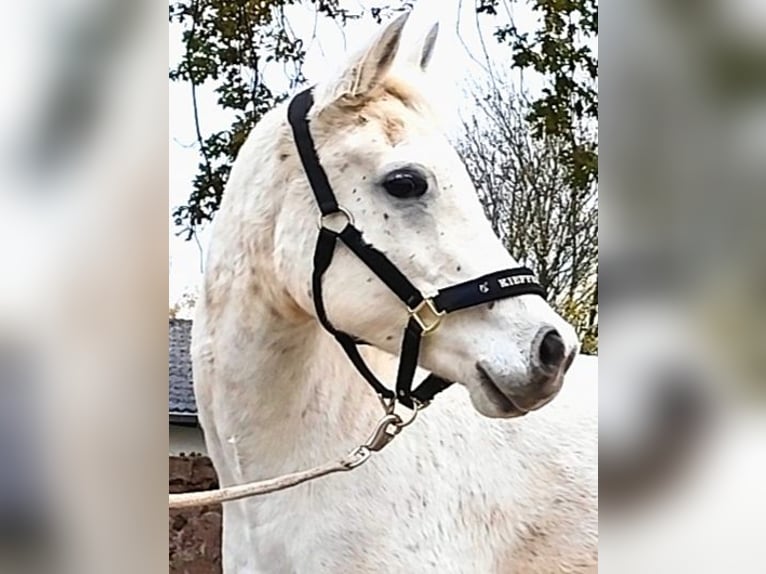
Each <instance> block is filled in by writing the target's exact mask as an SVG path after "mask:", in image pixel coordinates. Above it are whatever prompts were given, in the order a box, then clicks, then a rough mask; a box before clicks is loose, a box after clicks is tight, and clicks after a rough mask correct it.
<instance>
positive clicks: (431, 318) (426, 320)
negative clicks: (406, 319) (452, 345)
mask: <svg viewBox="0 0 766 574" xmlns="http://www.w3.org/2000/svg"><path fill="white" fill-rule="evenodd" d="M424 310H427V311H428V315H427V316H423V315H421V313H422V312H423V311H424ZM409 311H410V317H412V318H413V319H415V322H416V323H417V324H418V325H419V326H420V328H421V329H422V330H423V335H428V334H430V333H433V332H434V331H436V329H437V328H438V327H439V325H440V324H441V322H442V317H444V315H445V312H444V311H439V310H438V309H437V308H436V307H435V306H434V302H433V299H431V298H424V299H423V300H422V301H421V302H420V303H418V305H417V306H416V307H415V308H414V309H410V310H409Z"/></svg>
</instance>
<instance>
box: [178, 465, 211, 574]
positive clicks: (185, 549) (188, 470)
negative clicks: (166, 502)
mask: <svg viewBox="0 0 766 574" xmlns="http://www.w3.org/2000/svg"><path fill="white" fill-rule="evenodd" d="M168 467H169V470H170V472H169V475H170V476H169V480H170V490H169V491H170V492H187V491H191V490H207V489H209V488H217V487H218V478H217V477H216V474H215V470H214V469H213V464H212V463H211V462H210V459H209V458H208V457H206V456H201V455H181V456H171V457H170V458H169V461H168ZM168 522H169V524H168V530H169V537H170V540H169V552H170V568H169V573H170V574H220V573H221V505H220V504H216V505H210V506H202V507H199V508H182V509H178V510H171V511H170V516H169V520H168Z"/></svg>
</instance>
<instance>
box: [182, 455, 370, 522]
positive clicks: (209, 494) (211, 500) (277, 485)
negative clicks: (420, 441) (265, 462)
mask: <svg viewBox="0 0 766 574" xmlns="http://www.w3.org/2000/svg"><path fill="white" fill-rule="evenodd" d="M369 457H370V450H369V449H368V448H367V447H364V446H361V447H359V448H357V449H356V450H354V451H352V452H350V453H349V454H348V455H347V456H345V457H344V458H342V459H341V460H339V461H337V462H330V463H327V464H323V465H322V466H317V467H314V468H312V469H309V470H303V471H300V472H293V473H291V474H285V475H283V476H278V477H277V478H271V479H269V480H261V481H258V482H249V483H247V484H240V485H237V486H228V487H225V488H219V489H218V490H205V491H202V492H184V493H183V494H171V495H170V496H169V502H168V506H169V507H170V508H188V507H190V506H201V505H203V504H220V503H221V502H227V501H229V500H239V499H240V498H247V497H249V496H257V495H259V494H267V493H269V492H276V491H278V490H284V489H285V488H290V487H291V486H297V485H299V484H301V483H303V482H306V481H308V480H314V479H315V478H319V477H320V476H327V475H328V474H334V473H336V472H344V471H348V470H352V469H354V468H356V467H357V466H359V465H360V464H362V463H364V462H365V461H366V460H367V459H368V458H369Z"/></svg>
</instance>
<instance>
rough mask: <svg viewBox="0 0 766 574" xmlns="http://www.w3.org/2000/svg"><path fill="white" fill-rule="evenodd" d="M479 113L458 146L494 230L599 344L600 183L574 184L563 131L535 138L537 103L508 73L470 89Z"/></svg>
mask: <svg viewBox="0 0 766 574" xmlns="http://www.w3.org/2000/svg"><path fill="white" fill-rule="evenodd" d="M470 91H471V94H472V97H473V99H474V102H475V112H474V113H473V114H471V116H470V117H469V118H468V119H465V120H464V126H463V127H464V129H463V130H462V131H463V135H462V136H461V138H460V139H459V140H458V142H457V148H458V151H459V153H460V154H461V156H462V158H463V161H464V162H465V165H466V168H467V169H468V173H469V174H470V176H471V179H472V180H473V182H474V185H475V186H476V189H477V191H478V194H479V199H480V200H481V203H482V205H483V206H484V210H485V212H486V214H487V217H488V218H489V220H490V222H491V223H492V227H493V229H494V231H495V233H496V234H497V235H498V236H499V237H500V238H501V239H502V240H503V242H504V243H505V245H506V247H507V249H508V250H509V251H510V252H511V253H512V254H513V255H514V257H515V258H516V259H517V260H519V261H521V262H524V263H526V264H528V265H529V266H530V267H532V268H533V269H535V271H536V273H537V275H538V279H539V281H540V283H541V284H542V285H543V286H544V287H545V288H546V290H547V291H548V294H549V299H550V300H551V301H552V302H553V304H554V305H555V306H556V307H557V308H558V310H559V311H560V312H561V313H562V314H563V315H564V316H565V317H566V318H567V319H569V320H570V321H571V322H572V323H573V324H574V325H575V326H576V327H577V328H578V330H579V332H580V335H581V336H582V337H583V338H585V339H586V342H587V343H588V349H589V350H594V349H595V345H597V337H594V335H596V334H597V325H596V318H597V314H596V312H595V307H594V301H597V299H596V298H597V292H596V280H595V279H596V275H597V266H598V197H597V187H596V183H595V182H591V184H590V185H589V186H588V187H587V188H582V187H580V186H579V185H574V184H573V182H572V181H571V179H570V177H569V166H568V164H567V162H566V155H565V153H564V151H563V150H565V149H567V146H568V145H569V142H568V141H567V139H566V138H565V137H563V136H560V135H554V134H547V135H544V136H543V137H538V136H536V135H535V134H534V133H533V132H532V131H531V130H530V129H529V124H528V122H527V118H528V117H529V113H530V110H531V109H532V108H533V107H534V103H533V102H530V101H529V99H528V98H527V97H526V96H525V95H524V94H523V93H519V92H515V91H514V90H513V88H512V87H511V85H510V83H509V82H508V80H507V78H504V77H502V76H499V77H493V78H492V79H489V78H487V79H486V81H485V82H484V83H480V84H476V85H474V86H472V87H471V90H470Z"/></svg>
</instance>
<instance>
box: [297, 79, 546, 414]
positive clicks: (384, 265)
mask: <svg viewBox="0 0 766 574" xmlns="http://www.w3.org/2000/svg"><path fill="white" fill-rule="evenodd" d="M313 103H314V100H313V97H312V94H311V89H307V90H305V91H303V92H301V93H299V94H298V95H296V96H295V97H294V98H293V100H292V101H291V102H290V106H289V108H288V119H289V121H290V125H291V126H292V129H293V136H294V138H295V145H296V146H297V148H298V154H299V155H300V158H301V163H302V164H303V169H304V170H305V172H306V176H307V177H308V180H309V183H310V184H311V189H312V190H313V191H314V196H315V197H316V200H317V203H318V205H319V211H320V212H321V216H320V227H319V237H318V239H317V244H316V250H315V251H314V272H313V275H312V289H313V295H314V305H315V307H316V313H317V317H318V318H319V321H320V323H321V324H322V326H323V327H324V328H325V329H327V331H329V332H330V333H332V335H333V336H334V337H335V338H336V339H337V341H338V343H340V344H341V346H342V347H343V350H344V351H345V352H346V354H347V355H348V357H349V359H350V360H351V362H352V363H353V364H354V366H355V367H356V368H357V370H358V371H359V373H360V374H361V375H362V376H363V377H364V378H365V379H366V380H367V382H368V383H370V385H371V386H372V388H373V389H375V392H376V393H378V395H379V396H380V397H382V398H385V399H395V400H397V401H399V402H400V403H402V404H403V405H405V406H407V407H410V408H412V407H413V406H414V404H415V402H417V403H418V404H420V405H424V404H426V403H428V401H430V400H431V399H432V398H433V397H434V395H436V394H437V393H439V392H441V391H443V390H444V389H446V388H447V387H448V386H450V385H451V384H452V382H451V381H447V380H445V379H443V378H441V377H438V376H436V375H434V374H431V375H428V376H427V377H426V378H425V379H424V380H423V382H421V384H420V385H419V386H418V387H417V388H415V389H414V390H412V380H413V378H414V376H415V368H416V367H417V363H418V354H419V352H420V342H421V339H422V337H423V336H424V335H428V334H429V333H431V332H433V331H434V330H435V329H436V328H437V327H438V326H439V323H440V322H441V319H442V317H443V316H444V315H445V314H447V313H451V312H453V311H459V310H461V309H466V308H468V307H474V306H476V305H481V304H482V303H489V302H492V301H497V300H498V299H505V298H507V297H516V296H518V295H525V294H535V295H540V296H541V297H545V290H544V289H543V287H542V286H541V285H540V284H539V283H537V281H536V279H535V276H534V274H533V272H532V271H531V270H530V269H528V268H526V267H516V268H513V269H507V270H504V271H496V272H495V273H490V274H489V275H484V276H482V277H478V278H476V279H471V280H470V281H466V282H464V283H459V284H457V285H452V286H450V287H446V288H444V289H441V290H439V292H438V293H437V294H436V295H435V296H434V297H430V298H427V297H425V296H424V295H423V294H422V293H421V292H420V291H419V290H418V289H417V288H416V287H415V286H414V285H413V284H412V283H410V281H409V280H408V279H407V278H406V277H405V276H404V275H403V274H402V272H401V271H399V269H398V268H397V267H396V265H394V264H393V263H391V261H389V259H388V258H387V257H386V256H385V255H384V254H383V253H381V252H380V251H378V250H377V249H375V247H373V246H372V245H370V244H369V243H366V242H365V241H364V239H363V237H362V233H361V231H359V230H358V229H357V228H356V227H354V221H353V217H352V216H351V213H350V212H348V211H347V210H346V209H344V208H343V207H341V206H340V205H338V201H337V200H336V198H335V194H334V193H333V191H332V188H331V187H330V183H329V181H328V180H327V174H326V173H325V171H324V169H322V165H321V164H320V162H319V158H318V157H317V153H316V148H315V147H314V141H313V139H312V138H311V132H310V130H309V122H308V118H307V114H308V111H309V110H310V109H311V106H312V105H313ZM332 215H338V216H339V217H340V216H342V217H343V218H345V225H344V226H343V228H342V229H341V230H340V231H334V230H332V229H329V228H328V227H327V226H326V225H325V222H326V220H327V219H328V217H329V216H332ZM339 239H340V240H341V241H342V242H343V243H344V244H345V245H346V247H348V248H349V249H350V250H351V251H352V252H353V253H354V254H355V255H356V256H357V257H359V259H361V260H362V261H363V262H364V263H365V265H367V267H369V268H370V269H371V270H372V272H373V273H375V275H377V276H378V277H379V278H380V280H381V281H383V283H385V284H386V286H388V288H389V289H391V291H393V292H394V293H395V294H396V296H397V297H399V299H401V301H402V302H403V303H404V304H405V305H406V306H407V310H408V311H409V314H410V319H409V321H408V322H407V326H406V328H405V330H404V336H403V337H402V346H401V354H400V358H399V371H398V373H397V377H396V394H394V393H393V392H392V391H391V390H390V389H388V388H387V387H386V386H385V385H383V383H381V382H380V381H379V380H378V378H377V377H376V376H375V375H374V374H373V373H372V371H370V369H369V368H368V367H367V365H366V364H365V362H364V360H363V359H362V356H361V355H360V354H359V349H358V346H359V345H362V344H364V342H362V341H359V340H358V339H356V338H354V337H352V336H351V335H349V334H348V333H344V332H343V331H339V330H338V329H336V328H335V327H333V325H332V323H330V321H329V319H328V318H327V313H326V311H325V308H324V301H323V299H322V276H323V275H324V273H325V271H327V268H328V267H329V266H330V263H331V262H332V257H333V253H334V252H335V246H336V244H337V242H338V240H339Z"/></svg>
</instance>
